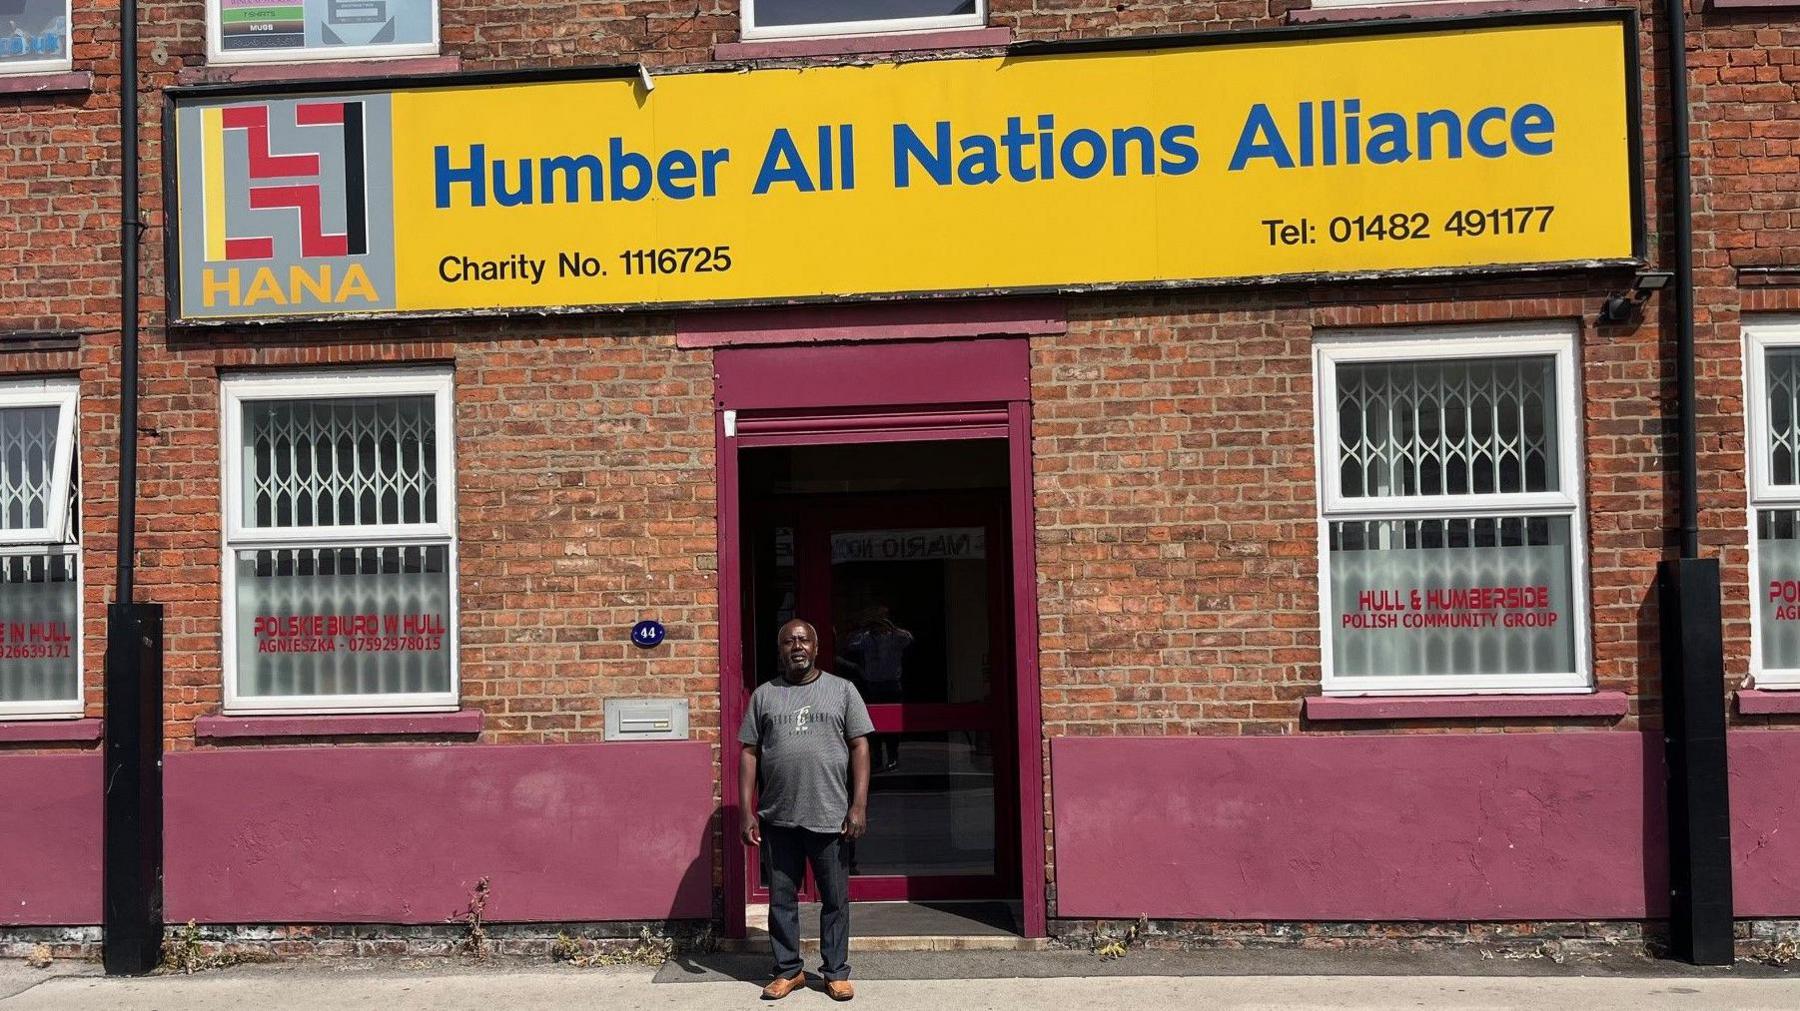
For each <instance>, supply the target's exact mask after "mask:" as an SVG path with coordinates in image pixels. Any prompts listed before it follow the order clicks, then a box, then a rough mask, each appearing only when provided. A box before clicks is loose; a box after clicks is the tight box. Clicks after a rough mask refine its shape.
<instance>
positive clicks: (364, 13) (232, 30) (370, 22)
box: [27, 0, 438, 63]
mask: <svg viewBox="0 0 1800 1011" xmlns="http://www.w3.org/2000/svg"><path fill="white" fill-rule="evenodd" d="M27 2H30V0H27ZM206 37H207V59H209V60H210V61H212V62H214V63H291V62H298V61H302V60H345V59H370V58H385V57H392V56H435V55H436V54H437V52H438V5H437V0H275V2H273V3H269V2H264V0H207V4H206Z"/></svg>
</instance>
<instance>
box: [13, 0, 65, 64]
mask: <svg viewBox="0 0 1800 1011" xmlns="http://www.w3.org/2000/svg"><path fill="white" fill-rule="evenodd" d="M68 61H69V2H68V0H0V74H4V73H13V72H16V71H20V70H27V69H30V70H38V69H43V68H44V67H45V66H46V65H50V64H62V65H64V66H66V65H67V64H68Z"/></svg>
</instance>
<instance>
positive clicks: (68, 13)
mask: <svg viewBox="0 0 1800 1011" xmlns="http://www.w3.org/2000/svg"><path fill="white" fill-rule="evenodd" d="M209 2H210V0H209ZM74 22H75V5H74V3H73V2H72V0H65V2H64V3H63V55H62V58H61V59H55V60H17V61H8V62H4V63H0V77H17V76H19V75H21V74H57V73H62V72H63V71H66V70H73V69H75V40H74V38H73V28H74Z"/></svg>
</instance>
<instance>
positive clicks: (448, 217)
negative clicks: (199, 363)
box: [174, 12, 1639, 320]
mask: <svg viewBox="0 0 1800 1011" xmlns="http://www.w3.org/2000/svg"><path fill="white" fill-rule="evenodd" d="M1628 30H1629V23H1628V21H1627V20H1626V18H1625V17H1624V16H1622V15H1619V14H1616V13H1612V12H1607V13H1604V14H1599V15H1589V16H1581V17H1559V18H1546V19H1543V20H1539V21H1527V22H1517V21H1507V22H1501V23H1494V24H1487V25H1483V24H1482V23H1481V22H1479V21H1474V22H1470V23H1468V24H1466V25H1463V26H1460V27H1458V28H1456V29H1454V30H1451V29H1445V28H1444V27H1442V25H1441V24H1440V25H1436V26H1427V27H1426V28H1418V27H1414V28H1399V27H1394V26H1386V27H1385V28H1383V29H1380V30H1367V31H1358V32H1355V33H1351V34H1344V33H1334V34H1330V35H1318V34H1317V33H1307V32H1299V33H1274V34H1259V35H1257V36H1255V37H1253V38H1251V39H1248V40H1245V41H1238V42H1233V41H1232V37H1231V36H1229V35H1225V36H1221V37H1218V38H1216V39H1209V40H1205V41H1204V42H1194V41H1192V40H1181V42H1180V44H1179V45H1176V44H1174V43H1173V42H1172V43H1171V47H1169V48H1147V47H1145V46H1144V45H1143V40H1133V42H1132V43H1127V44H1126V45H1128V46H1130V47H1129V48H1117V49H1113V50H1110V51H1109V50H1100V51H1093V50H1090V49H1086V48H1082V49H1074V50H1070V51H1061V52H1059V51H1057V50H1056V48H1054V47H1050V48H1047V49H1045V50H1043V51H1042V52H1041V53H1037V52H1033V53H1030V54H1027V55H1010V56H1007V57H1005V58H980V59H945V60H930V61H914V62H907V63H898V64H894V63H888V64H876V65H872V66H871V65H864V66H833V67H815V68H808V69H767V70H749V71H741V72H735V73H725V72H716V71H715V72H706V73H698V72H689V73H682V72H671V73H668V74H665V75H663V76H659V77H657V78H656V79H655V88H654V89H653V90H648V91H647V90H645V89H644V87H643V86H642V84H641V83H640V81H639V80H638V77H637V75H636V74H635V73H634V74H632V75H630V76H629V77H626V76H621V75H613V74H609V75H607V76H604V77H597V78H590V79H582V80H545V79H538V80H532V79H529V78H527V79H523V80H519V81H516V82H508V83H479V84H471V85H466V86H456V85H454V84H452V85H432V86H419V87H410V88H398V89H393V90H383V91H359V92H349V93H337V94H329V95H316V96H300V97H295V96H293V95H292V94H291V93H290V94H289V95H287V96H284V97H279V98H277V97H244V96H243V95H242V94H238V93H233V94H231V95H229V96H222V95H217V94H209V93H206V92H201V91H197V92H193V93H190V94H187V95H183V96H181V97H180V98H179V99H178V100H177V110H176V129H177V145H176V147H177V152H178V158H177V173H178V175H177V179H176V181H175V184H174V185H175V188H176V197H177V200H176V204H177V206H178V208H179V215H178V217H179V224H180V234H179V239H178V242H177V243H176V248H177V256H178V258H179V261H180V263H179V271H178V274H179V281H180V283H179V293H178V295H177V302H178V312H177V315H178V316H179V317H181V318H183V319H186V320H206V319H230V318H245V317H266V316H323V315H341V314H394V313H413V314H439V313H445V312H457V311H465V310H478V311H511V310H551V311H556V310H565V309H582V308H600V307H620V306H649V305H674V304H704V303H727V302H773V301H787V300H805V299H817V298H821V297H846V296H848V297H855V296H887V295H896V294H905V293H943V292H965V291H993V290H1059V289H1079V288H1082V287H1087V286H1111V285H1127V286H1148V285H1164V284H1180V283H1193V282H1215V281H1228V280H1235V279H1260V278H1267V277H1278V276H1286V275H1307V274H1327V275H1343V274H1361V273H1365V272H1383V271H1419V270H1438V271H1442V270H1462V269H1474V268H1482V267H1517V266H1526V265H1537V264H1548V263H1568V262H1587V261H1619V260H1626V259H1629V258H1631V257H1633V256H1634V255H1635V254H1636V253H1637V252H1638V250H1637V248H1636V247H1637V239H1636V235H1635V225H1636V222H1637V220H1638V213H1637V209H1636V206H1637V204H1636V201H1637V194H1636V192H1635V184H1634V173H1633V161H1634V159H1635V158H1637V157H1639V154H1638V152H1637V150H1636V148H1635V146H1634V138H1635V124H1634V120H1633V112H1634V110H1633V109H1632V108H1631V102H1630V98H1629V91H1628V88H1627V82H1628V80H1629V78H1630V74H1631V73H1633V72H1634V71H1633V70H1632V67H1631V63H1632V56H1631V46H1632V45H1633V44H1634V39H1633V38H1632V37H1631V36H1630V35H1628Z"/></svg>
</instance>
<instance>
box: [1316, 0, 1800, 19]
mask: <svg viewBox="0 0 1800 1011" xmlns="http://www.w3.org/2000/svg"><path fill="white" fill-rule="evenodd" d="M1717 2H1718V0H1714V4H1715V6H1716V5H1717ZM1792 2H1794V3H1800V0H1792ZM1612 6H1615V5H1614V4H1612V3H1610V2H1606V0H1464V2H1460V3H1459V2H1456V0H1446V2H1444V3H1390V4H1382V3H1370V4H1368V5H1366V6H1360V7H1314V8H1312V9H1310V10H1299V11H1288V24H1291V25H1304V24H1314V23H1317V22H1320V21H1377V20H1383V19H1391V18H1442V17H1456V16H1459V15H1465V14H1503V13H1507V12H1517V11H1568V10H1585V9H1588V8H1591V7H1612Z"/></svg>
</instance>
